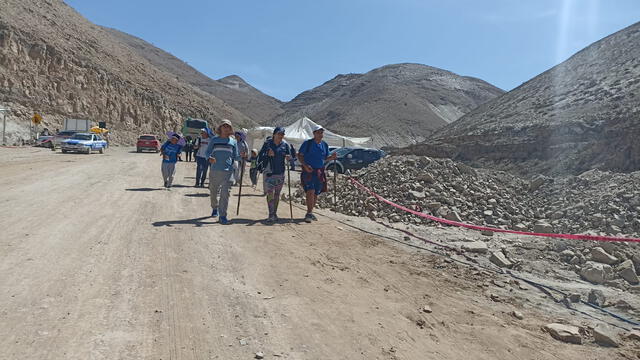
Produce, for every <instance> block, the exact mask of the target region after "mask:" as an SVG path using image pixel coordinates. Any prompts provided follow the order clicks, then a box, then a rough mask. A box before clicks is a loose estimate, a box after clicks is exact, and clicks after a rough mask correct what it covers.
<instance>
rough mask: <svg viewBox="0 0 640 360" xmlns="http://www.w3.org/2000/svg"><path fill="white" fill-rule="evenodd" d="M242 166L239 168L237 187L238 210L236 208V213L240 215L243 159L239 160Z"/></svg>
mask: <svg viewBox="0 0 640 360" xmlns="http://www.w3.org/2000/svg"><path fill="white" fill-rule="evenodd" d="M240 164H241V166H242V168H241V169H240V187H239V188H238V210H236V215H240V198H241V197H242V178H243V177H244V167H245V163H244V159H242V161H241V162H240Z"/></svg>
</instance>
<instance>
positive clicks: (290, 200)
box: [287, 164, 293, 221]
mask: <svg viewBox="0 0 640 360" xmlns="http://www.w3.org/2000/svg"><path fill="white" fill-rule="evenodd" d="M287 183H288V184H289V211H290V212H291V221H293V199H292V198H291V164H287Z"/></svg>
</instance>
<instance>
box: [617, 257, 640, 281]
mask: <svg viewBox="0 0 640 360" xmlns="http://www.w3.org/2000/svg"><path fill="white" fill-rule="evenodd" d="M616 271H617V272H618V275H620V277H621V278H623V279H625V280H627V282H628V283H629V284H631V285H636V284H638V283H640V279H638V275H637V274H636V269H635V266H633V261H631V260H626V261H624V262H623V263H622V264H620V265H618V266H617V267H616Z"/></svg>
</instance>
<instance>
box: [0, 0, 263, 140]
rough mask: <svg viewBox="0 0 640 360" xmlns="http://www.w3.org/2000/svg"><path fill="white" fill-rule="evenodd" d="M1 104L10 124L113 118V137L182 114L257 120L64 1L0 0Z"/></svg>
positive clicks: (167, 123) (160, 126)
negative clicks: (40, 118) (36, 118)
mask: <svg viewBox="0 0 640 360" xmlns="http://www.w3.org/2000/svg"><path fill="white" fill-rule="evenodd" d="M0 9H1V11H0V102H2V103H3V104H7V105H9V106H10V107H11V108H12V110H13V112H12V113H11V114H10V115H9V121H10V122H11V121H13V122H15V123H18V124H27V123H28V119H29V118H30V116H31V114H32V112H33V111H38V112H41V113H42V114H43V115H44V118H45V125H46V126H49V127H51V128H54V127H57V126H59V124H60V122H61V120H62V119H63V118H65V117H79V118H90V119H93V120H96V121H107V122H108V123H109V126H110V127H111V128H112V129H114V131H113V139H114V140H117V141H122V142H128V141H130V140H131V138H132V136H134V134H136V133H138V132H155V133H159V132H161V131H162V130H167V129H172V128H174V127H176V126H177V125H178V124H179V123H180V122H181V121H182V119H183V118H184V117H186V116H193V117H201V118H206V119H210V120H217V119H220V118H223V117H224V118H230V119H232V120H234V121H236V122H237V123H238V124H240V125H244V126H251V125H253V124H254V122H253V121H252V120H251V119H250V118H249V117H248V116H247V115H245V114H243V113H242V112H240V111H238V110H237V109H235V108H234V107H233V106H231V105H230V104H229V103H227V102H225V101H223V100H222V99H220V98H218V97H216V96H214V95H212V94H210V93H208V92H206V91H203V90H201V89H198V88H196V87H194V86H193V85H192V84H190V83H188V82H185V81H184V80H183V79H180V78H179V77H176V76H175V75H174V74H170V73H167V72H166V71H163V69H161V68H158V67H157V66H154V64H152V63H150V62H149V60H148V59H146V58H145V57H143V56H140V55H139V54H138V53H137V52H136V51H134V50H133V49H132V48H131V47H130V46H128V45H126V44H124V43H123V42H122V41H119V40H118V39H117V38H116V37H114V36H113V34H112V33H111V32H109V31H106V30H105V29H103V28H101V27H99V26H96V25H94V24H92V23H90V22H89V21H88V20H86V19H85V18H83V17H82V16H81V15H80V14H78V13H77V12H76V11H75V10H73V9H72V8H71V7H69V6H68V5H66V4H65V3H64V2H63V1H62V0H0Z"/></svg>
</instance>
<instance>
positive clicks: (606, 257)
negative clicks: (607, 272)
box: [591, 247, 618, 265]
mask: <svg viewBox="0 0 640 360" xmlns="http://www.w3.org/2000/svg"><path fill="white" fill-rule="evenodd" d="M591 260H593V261H595V262H599V263H603V264H607V265H611V264H615V263H617V262H618V259H616V257H615V256H613V255H610V254H609V253H607V252H606V251H604V249H603V248H601V247H594V248H593V249H591Z"/></svg>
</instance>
